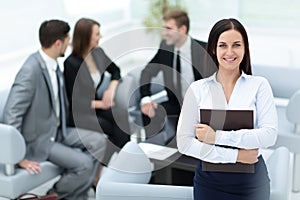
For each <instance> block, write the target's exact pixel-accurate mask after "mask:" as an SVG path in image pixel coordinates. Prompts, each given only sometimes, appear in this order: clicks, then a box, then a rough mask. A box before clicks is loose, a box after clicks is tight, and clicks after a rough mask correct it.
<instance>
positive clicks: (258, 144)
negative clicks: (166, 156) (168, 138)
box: [177, 73, 278, 163]
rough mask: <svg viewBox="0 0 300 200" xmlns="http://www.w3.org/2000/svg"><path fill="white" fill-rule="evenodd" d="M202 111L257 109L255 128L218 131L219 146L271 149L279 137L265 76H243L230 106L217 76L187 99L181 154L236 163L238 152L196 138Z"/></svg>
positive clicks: (181, 119) (179, 142) (192, 90)
mask: <svg viewBox="0 0 300 200" xmlns="http://www.w3.org/2000/svg"><path fill="white" fill-rule="evenodd" d="M200 108H206V109H223V110H237V109H239V110H253V116H254V129H241V130H236V131H222V130H215V131H216V141H215V143H216V144H217V145H226V146H232V147H237V148H244V149H254V148H267V147H269V146H272V145H274V143H275V141H276V138H277V130H278V124H277V113H276V108H275V103H274V98H273V93H272V89H271V87H270V85H269V83H268V81H267V80H266V79H265V78H263V77H258V76H251V75H247V74H245V73H242V74H241V76H240V77H239V79H238V80H237V82H236V84H235V86H234V89H233V92H232V94H231V96H230V99H229V102H228V103H227V101H226V98H225V94H224V92H223V88H222V86H221V84H220V83H219V82H217V81H216V73H215V74H214V75H212V76H211V77H208V78H206V79H201V80H199V81H195V82H193V83H192V84H191V86H190V87H189V89H188V91H187V93H186V95H185V97H184V102H183V106H182V109H181V114H180V117H179V121H178V126H177V146H178V150H179V152H181V153H183V154H186V155H189V156H192V157H195V158H198V159H201V160H204V161H207V162H211V163H235V162H236V160H237V155H238V150H237V149H232V148H225V147H220V146H217V145H209V144H205V143H203V142H200V141H199V140H198V139H197V138H195V125H196V124H199V123H200Z"/></svg>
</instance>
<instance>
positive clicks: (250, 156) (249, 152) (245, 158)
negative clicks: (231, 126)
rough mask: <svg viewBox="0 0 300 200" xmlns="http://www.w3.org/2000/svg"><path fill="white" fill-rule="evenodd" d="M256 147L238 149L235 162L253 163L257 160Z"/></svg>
mask: <svg viewBox="0 0 300 200" xmlns="http://www.w3.org/2000/svg"><path fill="white" fill-rule="evenodd" d="M257 157H258V149H239V152H238V157H237V160H236V162H240V163H246V164H254V163H256V162H258V158H257Z"/></svg>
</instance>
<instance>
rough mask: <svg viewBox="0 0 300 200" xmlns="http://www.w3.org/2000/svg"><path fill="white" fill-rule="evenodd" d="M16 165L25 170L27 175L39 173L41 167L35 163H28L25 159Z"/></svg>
mask: <svg viewBox="0 0 300 200" xmlns="http://www.w3.org/2000/svg"><path fill="white" fill-rule="evenodd" d="M18 165H19V166H20V167H22V168H23V169H26V171H27V172H28V173H29V174H33V173H34V174H39V173H41V171H42V170H41V166H40V163H38V162H35V161H29V160H27V159H25V160H22V161H21V162H19V163H18Z"/></svg>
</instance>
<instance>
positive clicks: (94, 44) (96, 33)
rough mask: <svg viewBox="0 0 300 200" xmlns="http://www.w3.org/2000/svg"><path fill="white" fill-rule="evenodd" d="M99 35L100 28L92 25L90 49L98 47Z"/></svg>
mask: <svg viewBox="0 0 300 200" xmlns="http://www.w3.org/2000/svg"><path fill="white" fill-rule="evenodd" d="M101 37H102V36H101V34H100V27H99V26H98V25H96V24H95V25H93V28H92V35H91V41H90V49H93V48H95V47H98V45H99V40H100V38H101Z"/></svg>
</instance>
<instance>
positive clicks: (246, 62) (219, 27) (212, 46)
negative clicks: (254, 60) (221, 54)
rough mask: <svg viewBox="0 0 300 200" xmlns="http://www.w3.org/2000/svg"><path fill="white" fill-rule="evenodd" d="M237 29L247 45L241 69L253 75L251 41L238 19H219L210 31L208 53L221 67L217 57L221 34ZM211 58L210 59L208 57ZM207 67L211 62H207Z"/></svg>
mask: <svg viewBox="0 0 300 200" xmlns="http://www.w3.org/2000/svg"><path fill="white" fill-rule="evenodd" d="M232 29H233V30H236V31H238V32H239V33H240V34H241V35H242V37H243V40H244V45H245V54H244V57H243V60H242V62H241V64H240V71H244V72H245V73H246V74H249V75H252V71H251V62H250V51H249V42H248V36H247V32H246V30H245V28H244V26H243V25H242V24H241V23H240V22H239V21H238V20H236V19H233V18H229V19H222V20H220V21H218V22H217V23H216V24H215V25H214V26H213V28H212V29H211V31H210V33H209V38H208V42H207V46H206V50H207V53H208V56H210V58H211V59H212V60H213V62H214V64H215V65H216V66H217V67H219V62H218V59H217V55H216V53H215V52H216V48H217V42H218V39H219V37H220V35H221V34H222V33H223V32H225V31H228V30H232ZM207 60H210V59H207ZM206 64H207V66H206V67H211V66H208V65H209V64H208V63H206Z"/></svg>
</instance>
